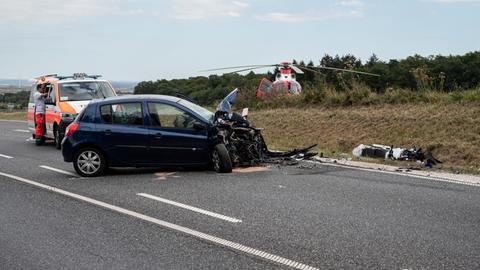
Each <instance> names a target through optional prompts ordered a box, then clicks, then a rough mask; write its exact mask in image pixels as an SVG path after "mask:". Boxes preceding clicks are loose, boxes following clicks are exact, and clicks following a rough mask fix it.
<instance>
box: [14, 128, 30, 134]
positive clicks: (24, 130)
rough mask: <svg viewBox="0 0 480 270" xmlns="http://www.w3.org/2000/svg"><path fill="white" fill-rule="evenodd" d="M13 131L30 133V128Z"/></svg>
mask: <svg viewBox="0 0 480 270" xmlns="http://www.w3.org/2000/svg"><path fill="white" fill-rule="evenodd" d="M13 131H16V132H23V133H30V130H26V129H14V130H13Z"/></svg>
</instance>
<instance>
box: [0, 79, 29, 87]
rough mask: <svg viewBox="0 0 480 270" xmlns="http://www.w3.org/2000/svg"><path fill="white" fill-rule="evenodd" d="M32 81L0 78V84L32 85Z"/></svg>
mask: <svg viewBox="0 0 480 270" xmlns="http://www.w3.org/2000/svg"><path fill="white" fill-rule="evenodd" d="M31 85H32V82H31V81H29V80H24V79H0V86H15V87H24V86H31Z"/></svg>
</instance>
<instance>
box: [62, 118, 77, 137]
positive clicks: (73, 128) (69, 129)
mask: <svg viewBox="0 0 480 270" xmlns="http://www.w3.org/2000/svg"><path fill="white" fill-rule="evenodd" d="M77 129H78V123H75V122H73V123H71V124H70V125H68V127H67V130H66V131H65V136H66V137H70V136H72V135H73V133H75V131H77Z"/></svg>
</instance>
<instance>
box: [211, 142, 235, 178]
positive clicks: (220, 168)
mask: <svg viewBox="0 0 480 270" xmlns="http://www.w3.org/2000/svg"><path fill="white" fill-rule="evenodd" d="M212 163H213V169H214V170H215V171H216V172H218V173H230V172H232V160H231V159H230V154H228V150H227V148H226V147H225V145H224V144H217V145H215V147H214V148H213V153H212Z"/></svg>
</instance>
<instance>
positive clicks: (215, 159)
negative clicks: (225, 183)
mask: <svg viewBox="0 0 480 270" xmlns="http://www.w3.org/2000/svg"><path fill="white" fill-rule="evenodd" d="M212 160H213V168H214V169H215V171H218V170H219V169H220V158H219V156H218V152H217V151H213V156H212Z"/></svg>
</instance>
